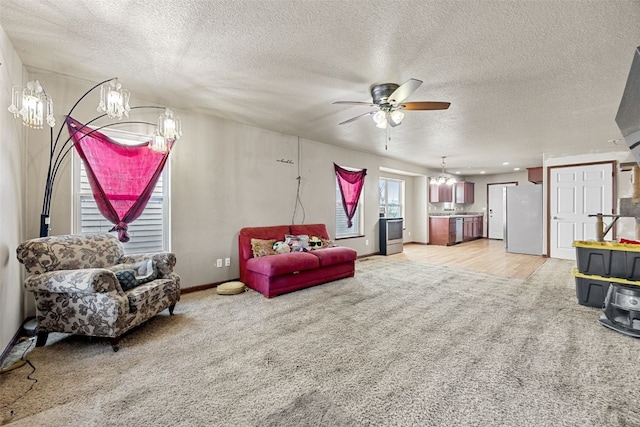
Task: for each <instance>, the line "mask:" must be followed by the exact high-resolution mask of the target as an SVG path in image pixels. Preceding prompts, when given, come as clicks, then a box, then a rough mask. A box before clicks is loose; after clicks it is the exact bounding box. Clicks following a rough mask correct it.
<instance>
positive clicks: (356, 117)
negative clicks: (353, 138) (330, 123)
mask: <svg viewBox="0 0 640 427" xmlns="http://www.w3.org/2000/svg"><path fill="white" fill-rule="evenodd" d="M372 114H375V111H369V112H368V113H364V114H360V115H359V116H355V117H352V118H350V119H349V120H345V121H344V122H342V123H338V125H344V124H347V123H351V122H353V121H356V120H358V119H359V118H360V117H364V116H370V115H372Z"/></svg>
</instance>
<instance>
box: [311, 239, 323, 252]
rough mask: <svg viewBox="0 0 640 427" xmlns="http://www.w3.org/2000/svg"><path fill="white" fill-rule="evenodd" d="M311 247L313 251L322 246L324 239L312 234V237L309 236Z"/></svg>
mask: <svg viewBox="0 0 640 427" xmlns="http://www.w3.org/2000/svg"><path fill="white" fill-rule="evenodd" d="M309 248H310V249H311V250H312V251H315V250H316V249H320V248H322V239H320V238H319V237H316V236H311V238H309Z"/></svg>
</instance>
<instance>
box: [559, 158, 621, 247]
mask: <svg viewBox="0 0 640 427" xmlns="http://www.w3.org/2000/svg"><path fill="white" fill-rule="evenodd" d="M550 171H551V183H550V188H549V194H550V197H549V216H550V217H551V222H550V233H549V234H550V241H549V243H550V244H549V246H550V254H549V255H550V256H551V258H564V259H575V257H576V253H575V248H574V247H573V246H571V245H572V243H573V242H574V241H575V240H595V239H596V217H589V215H593V214H597V213H602V214H605V215H611V214H612V213H613V165H612V163H599V164H595V165H585V166H569V167H552V168H550ZM608 237H611V236H608Z"/></svg>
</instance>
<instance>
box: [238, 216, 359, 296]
mask: <svg viewBox="0 0 640 427" xmlns="http://www.w3.org/2000/svg"><path fill="white" fill-rule="evenodd" d="M286 234H291V235H296V236H297V235H301V234H306V235H308V236H310V237H311V236H316V237H319V238H321V239H327V240H328V239H329V233H327V228H326V227H325V225H324V224H303V225H277V226H270V227H247V228H243V229H242V230H240V234H239V236H238V252H239V259H240V281H241V282H243V283H244V284H245V285H247V286H248V287H250V288H251V289H254V290H256V291H258V292H260V293H261V294H262V295H264V296H265V297H267V298H272V297H275V296H277V295H281V294H284V293H287V292H292V291H297V290H298V289H303V288H308V287H310V286H315V285H319V284H321V283H326V282H330V281H332V280H337V279H343V278H345V277H353V276H354V275H355V261H356V258H357V255H358V253H357V252H356V251H355V250H353V249H351V248H345V247H339V246H337V247H332V248H322V249H316V250H313V251H309V252H290V253H285V254H278V255H267V256H262V257H259V258H254V257H253V251H252V249H251V239H263V240H268V239H275V240H277V241H282V240H284V236H285V235H286Z"/></svg>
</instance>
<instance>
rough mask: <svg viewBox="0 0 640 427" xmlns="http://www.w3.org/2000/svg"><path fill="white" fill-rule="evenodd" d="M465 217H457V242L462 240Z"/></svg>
mask: <svg viewBox="0 0 640 427" xmlns="http://www.w3.org/2000/svg"><path fill="white" fill-rule="evenodd" d="M463 229H464V218H456V243H460V242H462V234H463Z"/></svg>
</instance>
